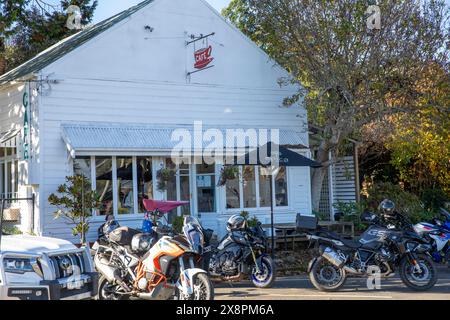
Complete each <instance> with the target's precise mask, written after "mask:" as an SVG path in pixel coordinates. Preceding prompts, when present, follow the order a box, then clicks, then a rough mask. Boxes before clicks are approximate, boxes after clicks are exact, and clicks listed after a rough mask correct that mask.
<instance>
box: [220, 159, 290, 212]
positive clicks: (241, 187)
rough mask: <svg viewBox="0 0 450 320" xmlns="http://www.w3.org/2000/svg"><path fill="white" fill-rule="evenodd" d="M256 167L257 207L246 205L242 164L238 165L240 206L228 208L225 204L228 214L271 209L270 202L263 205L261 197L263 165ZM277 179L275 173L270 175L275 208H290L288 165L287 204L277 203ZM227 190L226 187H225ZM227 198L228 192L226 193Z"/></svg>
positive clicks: (287, 172)
mask: <svg viewBox="0 0 450 320" xmlns="http://www.w3.org/2000/svg"><path fill="white" fill-rule="evenodd" d="M254 167H255V193H256V207H254V208H250V207H249V208H246V207H244V177H243V168H244V165H240V166H238V168H239V179H238V180H239V197H240V199H239V202H240V203H239V206H240V207H239V208H230V209H229V208H226V206H225V212H226V213H227V214H229V213H234V212H240V211H249V212H252V211H259V210H267V209H269V210H270V204H269V206H267V207H266V206H264V207H262V206H261V199H260V168H261V166H254ZM275 181H276V176H275V175H271V176H270V182H271V184H272V190H273V192H272V203H273V208H274V210H283V209H289V208H290V203H291V202H290V190H289V170H288V167H286V186H287V188H286V191H287V197H286V200H287V205H286V206H277V203H276V192H275ZM225 192H226V189H225ZM225 198H226V194H225Z"/></svg>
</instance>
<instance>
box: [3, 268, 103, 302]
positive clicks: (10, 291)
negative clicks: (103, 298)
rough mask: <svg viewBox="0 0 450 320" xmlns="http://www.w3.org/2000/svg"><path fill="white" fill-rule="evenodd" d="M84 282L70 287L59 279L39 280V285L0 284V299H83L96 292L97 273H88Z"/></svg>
mask: <svg viewBox="0 0 450 320" xmlns="http://www.w3.org/2000/svg"><path fill="white" fill-rule="evenodd" d="M83 276H85V281H84V284H83V285H82V286H80V287H78V288H75V289H70V288H69V287H68V286H67V285H64V284H62V283H61V281H58V280H53V281H41V283H40V284H39V285H36V286H27V285H22V284H21V285H19V284H17V285H11V286H7V285H4V286H2V285H0V300H84V299H91V298H93V297H95V296H96V295H97V293H98V274H97V273H89V274H85V275H83Z"/></svg>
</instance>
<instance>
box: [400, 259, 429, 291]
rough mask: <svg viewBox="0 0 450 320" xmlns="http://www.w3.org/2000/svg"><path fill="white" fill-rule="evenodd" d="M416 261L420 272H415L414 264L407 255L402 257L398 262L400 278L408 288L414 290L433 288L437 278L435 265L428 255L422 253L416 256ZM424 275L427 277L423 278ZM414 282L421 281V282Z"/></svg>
mask: <svg viewBox="0 0 450 320" xmlns="http://www.w3.org/2000/svg"><path fill="white" fill-rule="evenodd" d="M417 262H418V263H419V265H420V268H421V272H420V273H416V272H415V271H414V266H413V265H412V264H411V263H410V262H409V260H408V258H407V257H404V258H403V259H402V261H401V262H400V278H401V279H402V281H403V283H404V284H405V285H406V286H407V287H408V288H410V289H412V290H414V291H427V290H429V289H431V288H433V287H434V285H435V284H436V282H437V280H438V278H437V270H436V266H435V265H434V262H433V260H432V259H431V258H430V257H429V256H427V255H423V254H421V255H418V256H417ZM425 277H426V278H427V279H423V278H425ZM415 282H423V284H416V283H415Z"/></svg>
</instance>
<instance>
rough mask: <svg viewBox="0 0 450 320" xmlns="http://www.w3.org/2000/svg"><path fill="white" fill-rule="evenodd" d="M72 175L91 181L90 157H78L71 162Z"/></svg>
mask: <svg viewBox="0 0 450 320" xmlns="http://www.w3.org/2000/svg"><path fill="white" fill-rule="evenodd" d="M73 174H74V175H79V176H84V177H85V178H87V179H88V180H89V182H90V181H91V157H78V158H76V159H74V160H73Z"/></svg>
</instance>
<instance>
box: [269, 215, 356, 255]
mask: <svg viewBox="0 0 450 320" xmlns="http://www.w3.org/2000/svg"><path fill="white" fill-rule="evenodd" d="M319 226H320V227H324V228H327V229H330V230H331V229H333V228H336V227H337V228H338V229H340V230H338V232H339V233H341V234H343V235H346V236H350V237H354V235H355V226H354V224H353V222H337V221H319ZM262 227H263V228H264V229H270V228H271V225H270V224H263V225H262ZM274 231H275V246H277V245H279V244H283V243H284V249H285V250H286V251H287V250H288V240H289V242H292V250H295V244H296V243H297V242H305V241H308V239H307V238H306V235H305V234H303V233H298V232H297V230H296V225H295V223H275V224H274ZM347 231H349V233H347ZM279 233H281V236H278V234H279ZM268 238H269V240H271V238H272V236H270V237H268Z"/></svg>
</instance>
